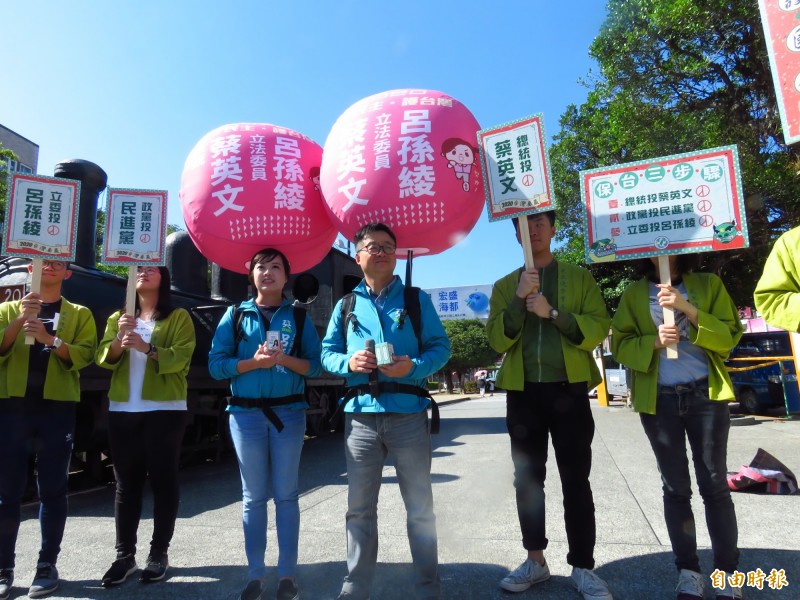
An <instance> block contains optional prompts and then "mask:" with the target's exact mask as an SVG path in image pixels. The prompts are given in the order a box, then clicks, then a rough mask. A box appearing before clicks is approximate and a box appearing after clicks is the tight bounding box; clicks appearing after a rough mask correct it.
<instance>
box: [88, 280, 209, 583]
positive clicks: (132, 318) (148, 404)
mask: <svg viewBox="0 0 800 600" xmlns="http://www.w3.org/2000/svg"><path fill="white" fill-rule="evenodd" d="M194 346H195V335H194V325H193V324H192V319H191V317H190V316H189V313H188V312H186V311H185V310H184V309H182V308H175V307H173V306H172V300H171V294H170V276H169V270H167V268H166V267H153V266H146V267H139V268H138V272H137V276H136V310H135V314H133V315H130V314H126V313H125V312H124V311H123V310H119V311H117V312H115V313H114V314H112V315H111V316H110V317H109V318H108V322H107V324H106V331H105V335H104V336H103V340H102V341H101V342H100V345H99V347H98V350H97V357H96V360H97V364H98V365H100V366H101V367H104V368H106V369H111V370H112V371H113V373H112V375H111V387H110V389H109V392H108V399H109V414H108V434H109V442H110V447H111V458H112V460H113V461H114V476H115V477H116V480H117V493H116V501H115V505H114V520H115V523H116V531H117V542H116V550H117V558H116V560H114V562H113V563H112V564H111V568H109V569H108V571H107V572H106V574H105V575H103V579H102V581H101V584H102V586H103V587H111V586H114V585H119V584H121V583H122V582H124V581H125V580H126V579H127V578H128V577H129V576H130V575H132V574H133V573H134V572H136V570H137V568H138V567H137V565H136V558H135V556H136V531H137V529H138V528H139V520H140V518H141V514H142V496H143V494H144V483H145V479H146V478H147V477H148V476H149V477H150V486H151V488H152V490H153V522H154V523H153V539H152V541H151V542H150V552H149V554H148V557H147V562H146V566H145V568H144V570H143V571H142V574H141V577H140V581H142V582H143V583H150V582H154V581H160V580H161V579H163V578H164V576H165V575H166V572H167V568H168V566H169V561H168V558H167V550H168V548H169V544H170V541H171V540H172V534H173V532H174V530H175V520H176V519H177V516H178V504H179V500H180V496H179V489H178V462H179V459H180V451H181V443H182V441H183V432H184V429H185V428H186V391H187V384H186V375H187V373H188V372H189V363H190V362H191V358H192V352H193V351H194Z"/></svg>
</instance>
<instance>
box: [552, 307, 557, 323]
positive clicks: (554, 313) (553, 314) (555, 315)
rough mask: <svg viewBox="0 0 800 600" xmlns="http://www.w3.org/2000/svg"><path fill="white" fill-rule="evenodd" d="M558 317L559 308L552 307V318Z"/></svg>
mask: <svg viewBox="0 0 800 600" xmlns="http://www.w3.org/2000/svg"><path fill="white" fill-rule="evenodd" d="M557 318H558V309H557V308H551V309H550V320H551V321H555V320H556V319H557Z"/></svg>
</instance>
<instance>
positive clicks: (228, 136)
mask: <svg viewBox="0 0 800 600" xmlns="http://www.w3.org/2000/svg"><path fill="white" fill-rule="evenodd" d="M321 160H322V148H320V146H319V144H317V143H316V142H314V141H313V140H312V139H310V138H308V137H306V136H304V135H303V134H302V133H298V132H296V131H292V130H291V129H286V128H283V127H277V126H275V125H269V124H267V123H236V124H233V125H223V126H222V127H218V128H217V129H215V130H213V131H211V132H209V133H207V134H206V135H205V136H204V137H203V138H202V139H201V140H200V141H199V142H197V145H196V146H195V147H194V148H193V149H192V151H191V152H190V153H189V156H188V157H187V159H186V164H185V165H184V167H183V177H182V179H181V191H180V199H181V208H182V209H183V218H184V220H185V221H186V228H187V230H188V231H189V235H190V236H191V238H192V240H193V241H194V243H195V245H196V246H197V248H198V249H199V250H200V252H201V253H202V254H203V255H204V256H205V257H206V258H207V259H209V260H211V261H213V262H215V263H217V264H218V265H220V266H221V267H224V268H226V269H230V270H231V271H236V272H239V273H247V270H248V268H247V266H248V262H249V260H250V259H251V258H252V256H253V254H255V253H256V252H258V251H259V250H261V249H262V248H265V247H272V248H275V249H277V250H280V251H281V252H283V253H284V254H285V255H286V258H288V259H289V264H290V266H291V268H292V271H293V272H295V273H297V272H300V271H305V270H306V269H310V268H311V267H313V266H314V265H316V264H317V263H319V262H320V261H321V260H322V259H323V258H324V257H325V255H326V254H327V253H328V250H330V248H331V245H332V244H333V241H334V240H335V239H336V228H335V226H334V225H333V223H331V221H330V218H329V217H328V214H327V210H326V208H325V206H324V203H323V201H322V195H321V191H320V185H319V170H320V162H321Z"/></svg>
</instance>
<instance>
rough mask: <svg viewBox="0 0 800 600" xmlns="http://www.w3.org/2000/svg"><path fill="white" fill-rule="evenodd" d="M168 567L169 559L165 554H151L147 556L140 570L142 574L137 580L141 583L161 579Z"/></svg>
mask: <svg viewBox="0 0 800 600" xmlns="http://www.w3.org/2000/svg"><path fill="white" fill-rule="evenodd" d="M168 568H169V559H168V558H167V554H166V553H164V554H161V555H153V554H151V555H150V556H148V557H147V566H146V567H145V568H144V571H142V576H141V577H139V581H141V582H142V583H153V582H154V581H161V580H162V579H164V575H166V574H167V569H168Z"/></svg>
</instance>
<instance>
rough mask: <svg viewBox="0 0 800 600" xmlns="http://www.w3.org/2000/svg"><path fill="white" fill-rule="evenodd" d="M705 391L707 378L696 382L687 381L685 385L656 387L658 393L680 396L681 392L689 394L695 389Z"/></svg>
mask: <svg viewBox="0 0 800 600" xmlns="http://www.w3.org/2000/svg"><path fill="white" fill-rule="evenodd" d="M698 388H700V389H705V390H708V377H702V378H700V379H697V380H696V381H689V382H687V383H676V384H674V385H661V384H659V386H658V393H659V394H661V393H664V392H668V393H673V394H680V393H683V392H690V391H692V390H696V389H698Z"/></svg>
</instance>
